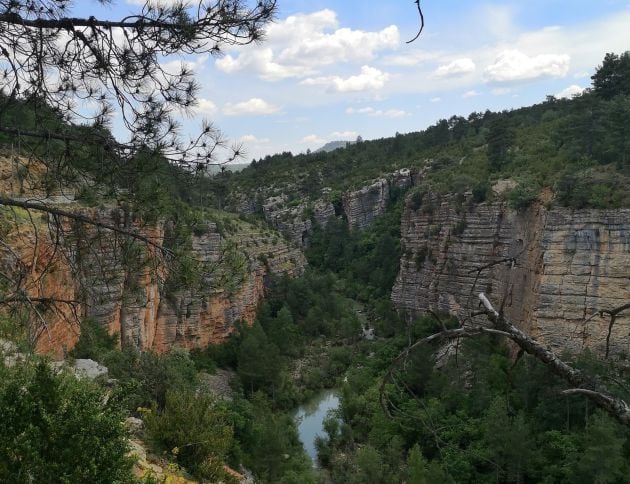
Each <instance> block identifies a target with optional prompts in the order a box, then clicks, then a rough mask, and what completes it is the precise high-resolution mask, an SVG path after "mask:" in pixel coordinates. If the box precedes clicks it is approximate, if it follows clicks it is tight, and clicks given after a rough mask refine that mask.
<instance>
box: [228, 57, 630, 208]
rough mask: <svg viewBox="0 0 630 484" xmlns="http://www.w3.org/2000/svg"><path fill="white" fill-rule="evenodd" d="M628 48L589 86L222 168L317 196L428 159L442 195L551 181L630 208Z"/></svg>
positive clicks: (248, 186)
mask: <svg viewBox="0 0 630 484" xmlns="http://www.w3.org/2000/svg"><path fill="white" fill-rule="evenodd" d="M629 58H630V54H628V53H627V52H626V53H624V54H622V55H621V56H617V55H615V54H608V55H607V56H606V58H605V59H604V61H603V64H602V65H601V66H600V67H599V68H598V69H597V72H596V73H595V75H594V76H593V87H592V88H591V89H589V90H587V91H586V92H584V93H583V94H582V95H580V96H577V97H575V98H573V99H556V98H554V97H553V96H549V97H548V98H547V100H546V101H544V102H542V103H540V104H536V105H534V106H530V107H524V108H520V109H515V110H511V111H503V112H491V111H486V112H484V113H480V112H474V113H471V114H470V116H468V118H464V117H460V116H453V117H451V118H449V119H441V120H439V121H438V122H437V123H435V124H434V125H432V126H430V127H429V128H427V129H425V130H424V131H420V132H416V133H408V134H396V136H395V137H393V138H384V139H378V140H372V141H362V142H360V143H356V144H352V145H349V146H348V147H346V148H345V149H339V150H335V151H333V152H332V153H323V152H322V153H312V154H303V155H297V156H294V155H292V154H291V153H281V154H278V155H274V156H267V157H265V158H263V159H260V160H254V161H253V162H252V165H251V166H250V167H249V168H247V169H245V170H243V171H242V172H240V173H230V174H228V173H225V174H223V175H221V176H219V177H218V178H219V179H224V181H226V182H227V184H228V186H229V187H230V189H231V190H232V191H234V192H247V193H256V191H257V189H258V188H259V187H268V189H269V188H275V189H276V190H277V191H278V192H282V191H288V192H290V193H293V194H296V193H299V194H301V195H302V196H305V197H310V198H317V197H319V196H321V189H322V188H323V187H330V188H333V189H334V190H345V189H348V188H350V187H352V186H355V187H358V186H361V185H363V184H365V182H367V181H369V180H371V179H373V178H376V177H379V176H381V175H383V174H385V173H390V172H392V171H394V170H396V169H399V168H416V169H420V168H423V167H425V166H427V163H428V161H427V160H431V162H430V164H429V166H430V169H429V171H428V173H427V182H428V184H429V185H430V187H431V189H432V190H434V191H440V192H462V191H468V190H475V189H477V190H478V191H479V190H481V189H483V187H486V189H485V190H486V191H488V187H489V186H490V185H491V184H492V182H494V181H496V180H499V179H505V178H512V179H516V180H517V181H518V182H520V183H521V184H522V185H524V186H526V187H530V188H531V189H533V190H534V191H536V192H538V191H539V190H540V189H541V188H543V187H549V188H551V189H552V190H553V191H554V192H555V194H556V199H557V202H558V203H559V204H560V205H564V206H569V207H574V208H585V207H593V208H618V207H627V206H630V188H628V187H630V155H629V154H628V153H629V152H630V145H629V144H628V143H629V141H628V140H629V139H630V131H629V130H630V90H629V88H628V85H629V84H630V69H629V68H628V65H629V64H630V61H629V60H628V59H629Z"/></svg>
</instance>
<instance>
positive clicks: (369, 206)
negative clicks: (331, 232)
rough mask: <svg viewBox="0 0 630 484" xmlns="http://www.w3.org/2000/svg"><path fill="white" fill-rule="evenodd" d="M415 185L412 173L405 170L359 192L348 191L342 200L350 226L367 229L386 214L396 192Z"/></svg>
mask: <svg viewBox="0 0 630 484" xmlns="http://www.w3.org/2000/svg"><path fill="white" fill-rule="evenodd" d="M413 184H414V178H413V174H412V172H411V171H410V170H407V169H403V170H399V171H397V172H395V173H391V174H388V175H385V176H384V177H383V178H379V179H378V180H374V181H373V182H372V183H370V184H369V185H367V186H364V187H362V188H360V189H359V190H348V191H347V192H345V193H344V194H343V198H342V200H343V210H344V213H345V214H346V217H347V219H348V225H349V226H350V228H352V229H359V230H362V229H365V228H366V227H367V226H368V225H370V222H371V221H372V220H373V219H374V218H375V217H378V216H379V215H381V214H383V213H384V212H385V210H386V208H387V206H388V205H389V203H390V200H391V196H392V194H393V191H394V190H396V189H398V190H405V189H407V188H409V187H411V186H412V185H413Z"/></svg>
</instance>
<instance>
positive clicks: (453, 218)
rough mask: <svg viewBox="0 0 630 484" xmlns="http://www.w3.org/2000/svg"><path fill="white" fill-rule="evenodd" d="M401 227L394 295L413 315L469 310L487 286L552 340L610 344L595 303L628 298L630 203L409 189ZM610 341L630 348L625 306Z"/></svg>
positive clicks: (619, 348)
mask: <svg viewBox="0 0 630 484" xmlns="http://www.w3.org/2000/svg"><path fill="white" fill-rule="evenodd" d="M401 235H402V245H403V256H402V260H401V267H400V272H399V275H398V279H397V281H396V284H395V286H394V288H393V291H392V300H393V302H394V303H395V305H396V307H397V308H398V309H399V310H400V311H402V312H403V313H405V314H407V315H408V316H409V317H412V316H413V315H416V314H418V313H421V312H423V311H426V310H429V309H430V310H433V311H440V312H446V313H451V314H454V315H457V316H458V317H459V318H466V317H467V316H468V315H469V311H470V309H471V308H472V310H473V311H474V310H475V308H476V306H477V299H476V296H477V294H478V293H479V292H481V291H483V292H485V293H486V294H488V296H489V297H490V299H491V300H492V301H494V302H495V304H500V302H501V301H502V300H503V298H504V297H505V300H506V304H505V311H506V315H507V316H508V317H509V318H510V319H511V320H513V321H515V322H516V323H518V325H519V327H521V328H523V329H525V330H527V331H528V332H530V333H531V334H532V335H533V336H535V337H537V338H540V339H541V340H542V341H544V342H546V343H547V344H549V345H550V346H551V347H553V348H556V349H570V350H580V349H583V348H586V347H588V348H591V349H593V350H595V351H597V352H599V353H602V352H605V346H606V338H607V335H608V326H609V318H608V317H600V316H599V315H597V314H596V313H597V312H598V311H601V310H606V309H613V308H615V307H619V306H621V305H623V304H625V303H627V302H628V301H629V300H630V209H622V210H593V209H586V210H579V211H577V210H571V209H567V208H552V209H546V208H544V207H543V206H542V205H540V204H536V205H534V206H532V207H530V208H528V209H527V210H524V211H515V210H512V209H510V208H508V207H507V206H506V204H504V203H499V202H497V203H489V204H486V203H481V204H475V203H473V202H472V200H471V196H470V195H469V196H467V197H466V198H464V199H462V198H461V197H460V198H456V197H452V196H446V197H442V198H441V199H440V198H438V197H436V196H430V195H425V196H424V198H422V199H421V200H420V199H418V198H416V199H415V200H414V196H411V197H409V198H408V200H407V205H406V208H405V211H404V214H403V219H402V226H401ZM512 257H514V258H515V261H516V262H515V263H514V264H512V263H507V264H500V265H496V266H493V267H490V268H489V269H488V270H485V271H483V272H481V273H479V275H478V272H477V271H476V269H477V268H479V267H482V266H484V265H487V264H491V263H492V262H495V261H498V260H501V259H504V258H512ZM473 285H474V286H475V287H474V289H473ZM610 349H611V352H626V353H627V352H628V351H629V350H630V312H628V311H627V312H625V313H622V314H620V315H619V316H618V318H617V321H616V323H615V325H614V326H613V328H612V333H611V338H610Z"/></svg>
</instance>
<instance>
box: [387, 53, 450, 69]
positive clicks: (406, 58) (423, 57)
mask: <svg viewBox="0 0 630 484" xmlns="http://www.w3.org/2000/svg"><path fill="white" fill-rule="evenodd" d="M440 55H441V54H440V52H437V51H425V50H416V51H412V52H406V53H404V54H399V55H392V56H389V57H385V58H384V59H383V64H385V65H388V66H398V67H412V66H416V65H418V64H420V63H422V62H427V61H432V60H435V59H437V58H439V57H440Z"/></svg>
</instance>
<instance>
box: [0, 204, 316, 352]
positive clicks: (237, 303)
mask: <svg viewBox="0 0 630 484" xmlns="http://www.w3.org/2000/svg"><path fill="white" fill-rule="evenodd" d="M74 209H75V210H79V209H78V208H77V207H75V208H74ZM82 210H85V211H86V212H89V215H90V216H91V217H93V218H95V219H97V220H99V221H100V222H103V223H106V224H110V225H116V226H118V227H120V228H125V229H127V230H129V229H132V230H135V231H136V232H138V233H141V234H142V235H143V236H145V237H147V238H149V239H150V240H152V241H154V242H156V243H157V244H162V243H163V242H164V241H165V232H168V228H165V227H163V226H162V225H160V224H157V225H154V226H141V225H140V221H139V220H134V219H133V217H132V216H124V215H123V214H122V213H121V211H120V210H119V209H118V208H105V209H99V210H94V209H82ZM34 222H35V223H34V224H33V223H31V221H30V220H29V219H28V218H26V219H25V221H24V223H23V224H20V225H19V226H18V228H17V230H16V231H15V233H12V234H10V235H9V236H7V237H6V241H7V242H8V245H7V247H11V251H10V252H11V253H9V252H7V253H6V254H4V253H3V264H8V265H14V266H20V267H23V272H24V274H26V279H24V283H23V287H24V289H25V291H26V293H27V294H28V295H29V297H30V298H36V299H43V298H52V299H55V300H60V301H72V302H73V303H72V304H71V305H68V304H64V303H62V304H59V305H58V307H57V309H55V310H51V311H48V312H46V313H42V315H41V316H42V324H39V323H38V322H37V321H34V322H33V328H37V329H36V332H37V333H38V334H37V335H36V337H34V339H35V340H36V346H37V349H38V350H39V351H40V352H42V353H52V354H53V355H55V356H56V357H62V356H64V354H65V353H66V352H67V351H68V350H70V349H71V348H72V347H73V346H74V344H75V343H76V341H77V339H78V336H79V333H80V330H79V327H78V325H77V320H78V319H82V320H85V319H87V318H90V319H93V320H95V321H97V322H98V323H99V324H101V325H102V326H104V327H106V328H107V329H108V331H109V332H110V333H112V334H113V333H116V334H118V335H119V336H120V339H121V341H127V342H130V343H132V344H133V345H135V346H136V347H138V348H140V349H143V350H155V351H159V352H163V351H167V350H169V349H170V348H172V347H174V346H182V347H188V348H192V347H205V346H208V345H209V344H213V343H219V342H222V341H223V340H224V339H225V338H227V336H229V334H230V333H231V332H232V331H233V330H234V328H235V324H236V322H237V321H244V322H245V323H246V324H251V323H253V321H254V318H255V315H256V309H257V306H258V303H259V301H260V299H261V298H262V297H263V295H264V290H265V282H266V278H267V277H268V276H269V275H270V274H287V275H289V276H296V275H299V274H300V273H301V272H302V271H303V268H304V265H305V260H304V256H303V254H302V253H301V252H300V251H299V250H298V249H296V248H294V247H293V246H290V245H289V244H288V243H287V241H286V240H285V239H284V238H283V237H282V236H281V235H280V234H279V233H277V232H275V231H273V230H270V229H265V228H261V227H259V226H255V225H252V224H249V223H246V222H244V221H241V220H239V219H237V218H236V217H232V219H231V220H229V221H228V222H229V224H227V223H226V224H224V225H226V226H227V227H223V226H220V225H219V223H208V224H207V226H206V227H205V228H204V230H202V231H200V232H203V233H197V234H194V235H192V237H191V241H190V244H191V246H190V250H189V251H188V253H187V254H186V255H185V256H184V257H182V258H178V259H173V258H171V257H164V256H163V255H162V254H160V253H159V251H157V249H154V248H151V247H148V246H146V245H145V244H143V243H142V242H130V240H129V239H128V238H126V237H125V236H122V235H116V234H115V233H112V232H109V231H107V230H102V229H101V230H99V229H96V228H94V227H91V226H86V225H76V224H72V223H68V224H66V225H65V226H64V227H63V231H62V232H61V233H60V232H58V231H54V230H53V231H49V230H48V227H47V226H46V223H45V220H44V217H35V219H34ZM224 222H225V221H224ZM57 242H58V243H57ZM147 247H148V248H147ZM5 256H6V257H5ZM14 259H15V260H14ZM197 266H199V267H202V268H203V270H202V271H201V272H198V271H197V270H196V269H193V268H192V267H197ZM35 323H37V324H35ZM44 323H45V324H44Z"/></svg>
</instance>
